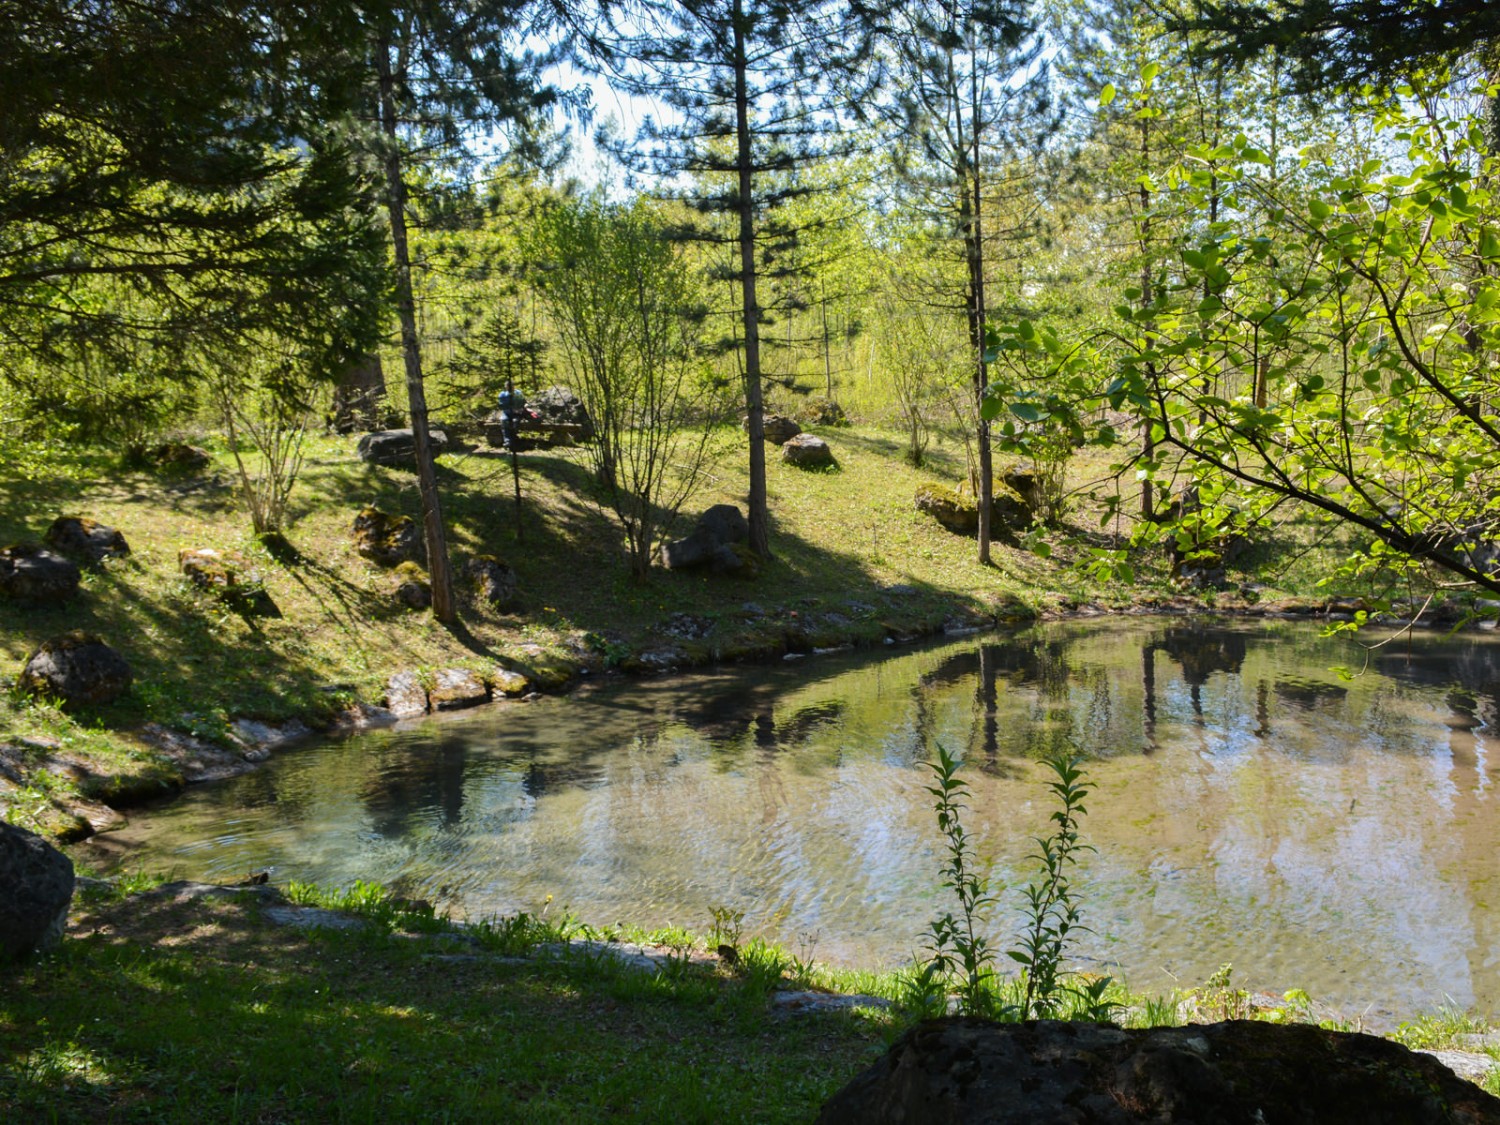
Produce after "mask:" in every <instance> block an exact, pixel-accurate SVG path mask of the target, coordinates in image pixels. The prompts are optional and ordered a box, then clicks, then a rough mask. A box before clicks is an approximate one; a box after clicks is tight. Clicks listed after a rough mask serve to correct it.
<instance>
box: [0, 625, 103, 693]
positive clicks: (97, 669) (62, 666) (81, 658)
mask: <svg viewBox="0 0 1500 1125" xmlns="http://www.w3.org/2000/svg"><path fill="white" fill-rule="evenodd" d="M130 680H131V675H130V665H129V664H127V663H126V662H125V658H124V657H123V656H121V655H120V654H119V653H118V652H116V651H115V650H114V649H112V648H110V647H109V646H108V645H107V644H105V643H104V642H103V641H101V640H100V639H99V638H98V637H96V636H94V635H93V634H92V633H83V632H74V633H66V634H64V635H63V636H61V637H53V638H52V639H51V640H50V641H47V642H45V643H44V644H43V645H42V647H41V648H39V649H37V650H36V652H34V653H32V654H31V657H30V658H29V659H28V660H27V661H26V666H25V667H24V668H22V669H21V675H20V678H19V680H18V681H17V682H18V683H19V685H20V687H21V689H22V690H23V691H27V692H30V693H32V694H33V695H40V696H45V697H47V698H51V699H57V700H60V701H61V702H62V703H63V704H64V705H65V706H69V707H78V706H84V705H92V706H97V705H100V704H104V703H112V702H113V701H114V700H116V699H118V698H119V697H120V696H121V695H122V694H123V693H124V692H125V690H126V689H127V688H129V687H130Z"/></svg>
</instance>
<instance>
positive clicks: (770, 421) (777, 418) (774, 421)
mask: <svg viewBox="0 0 1500 1125" xmlns="http://www.w3.org/2000/svg"><path fill="white" fill-rule="evenodd" d="M749 424H750V423H749V420H748V419H746V421H745V425H746V427H747V428H748V426H749ZM761 426H762V428H763V430H764V432H765V435H766V440H767V441H768V442H770V443H771V444H772V445H785V444H786V443H787V442H789V441H791V440H792V438H794V437H796V436H797V435H798V434H800V433H801V432H802V427H801V426H799V425H798V424H797V421H796V419H794V418H788V417H786V416H785V415H783V414H767V415H766V416H765V417H764V418H763V419H762V420H761Z"/></svg>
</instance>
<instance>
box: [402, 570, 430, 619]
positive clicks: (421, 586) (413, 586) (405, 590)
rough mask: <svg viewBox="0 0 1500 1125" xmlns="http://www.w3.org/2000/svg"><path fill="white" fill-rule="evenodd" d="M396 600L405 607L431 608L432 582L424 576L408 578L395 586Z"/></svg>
mask: <svg viewBox="0 0 1500 1125" xmlns="http://www.w3.org/2000/svg"><path fill="white" fill-rule="evenodd" d="M413 565H415V564H413ZM396 600H397V601H398V602H400V603H401V604H402V605H404V606H405V607H406V608H407V609H431V608H432V583H431V582H428V581H427V579H426V578H408V579H406V581H404V582H402V583H401V585H399V586H397V587H396Z"/></svg>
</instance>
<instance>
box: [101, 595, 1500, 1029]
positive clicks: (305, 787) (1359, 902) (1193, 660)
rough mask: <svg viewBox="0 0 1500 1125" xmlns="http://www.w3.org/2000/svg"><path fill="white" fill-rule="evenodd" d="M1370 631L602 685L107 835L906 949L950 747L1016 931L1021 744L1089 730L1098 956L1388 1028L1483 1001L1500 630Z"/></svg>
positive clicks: (930, 864) (894, 659)
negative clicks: (941, 757) (1496, 633)
mask: <svg viewBox="0 0 1500 1125" xmlns="http://www.w3.org/2000/svg"><path fill="white" fill-rule="evenodd" d="M1376 639H1379V638H1377V637H1374V636H1370V635H1364V636H1362V637H1361V638H1360V641H1359V642H1355V641H1351V640H1348V639H1344V638H1332V639H1325V638H1322V637H1320V636H1319V635H1318V631H1317V630H1316V628H1313V627H1309V626H1305V625H1291V624H1282V623H1271V624H1212V625H1195V624H1192V623H1189V622H1188V621H1187V620H1185V619H1180V618H1179V619H1171V620H1164V619H1151V618H1121V619H1111V620H1101V621H1094V622H1075V623H1066V624H1053V625H1045V626H1041V627H1038V628H1036V629H1033V630H1028V631H1025V632H1022V633H1019V634H1013V635H1012V634H999V635H996V634H991V635H985V636H982V637H977V638H971V639H968V640H965V641H962V642H955V643H949V644H946V645H943V646H941V647H934V648H926V649H922V650H918V651H906V652H903V653H902V654H900V655H895V656H890V657H887V658H885V659H878V658H871V657H868V656H866V657H856V656H853V655H850V656H824V657H816V658H810V659H807V660H802V661H797V662H792V663H787V664H783V665H778V666H776V667H772V668H752V669H745V670H736V671H732V672H724V673H721V674H712V675H702V676H695V677H689V678H676V679H671V680H661V681H647V682H639V681H610V682H606V683H600V684H598V685H594V686H592V687H589V688H587V689H584V690H581V691H579V692H577V693H575V694H574V695H573V696H571V697H568V698H562V699H547V700H543V701H541V702H537V703H532V704H502V705H497V706H494V707H489V708H484V709H481V710H477V711H471V712H466V713H462V714H459V715H454V716H450V717H444V718H441V719H432V720H424V721H421V722H416V723H411V724H406V725H403V726H400V727H397V728H394V729H391V730H386V731H380V732H376V733H370V734H365V735H360V736H357V737H350V738H347V739H343V740H339V741H330V742H327V743H324V744H320V745H315V746H310V747H306V748H302V749H298V750H295V751H290V752H286V753H283V754H282V755H281V756H279V757H277V758H275V759H273V761H272V762H271V763H270V764H269V765H268V766H266V767H265V768H263V769H261V770H260V771H258V772H256V773H253V774H249V775H247V776H245V777H242V778H238V779H235V780H233V781H229V782H225V783H221V784H217V785H211V786H204V787H199V788H195V789H193V790H191V791H189V792H188V793H187V794H185V795H184V796H182V797H180V798H178V799H177V800H175V801H173V802H171V803H170V804H167V805H165V806H163V807H161V808H159V809H157V810H155V811H152V812H149V813H144V814H137V815H135V816H133V817H132V824H131V826H130V828H129V829H127V830H125V831H124V832H123V833H119V834H113V835H112V836H111V837H109V838H107V842H108V847H109V855H110V856H111V857H113V862H116V863H119V864H121V865H124V866H128V867H131V868H145V869H148V870H162V871H169V872H172V873H174V874H175V875H177V876H179V877H192V878H206V879H214V880H229V879H233V878H237V877H242V876H243V875H244V874H246V873H247V872H250V871H252V870H261V869H264V868H269V869H270V870H271V871H272V874H273V879H274V880H275V881H277V882H283V881H286V880H291V879H298V880H304V881H314V882H318V883H324V884H347V883H350V882H352V881H353V880H354V879H356V878H365V879H371V880H376V881H380V882H384V883H387V884H390V885H393V886H396V887H398V888H399V889H400V890H401V891H402V892H403V893H406V894H409V895H414V896H420V897H425V898H429V899H431V900H433V901H434V902H436V903H438V904H439V905H441V906H443V907H446V908H448V909H450V910H452V911H453V912H455V913H456V914H459V915H467V916H469V917H481V916H486V915H492V914H498V913H509V912H512V911H515V910H518V909H533V910H534V909H537V908H539V907H540V906H541V904H542V903H543V902H544V901H545V900H546V896H548V895H552V896H553V898H554V901H553V905H552V909H553V910H556V909H559V908H561V907H562V906H563V905H566V906H567V907H569V908H571V909H572V910H573V911H574V912H575V913H576V914H577V915H579V916H580V917H581V918H583V919H584V920H586V921H589V922H593V923H596V924H607V923H609V922H613V921H616V920H624V921H629V922H638V923H642V924H647V925H658V924H664V923H668V922H675V923H678V924H682V925H685V926H688V927H690V928H694V929H699V930H706V929H707V928H708V923H709V919H710V913H711V911H712V910H713V908H714V907H717V906H725V907H730V908H733V909H738V910H743V911H744V912H745V915H746V932H747V934H753V933H760V934H764V935H766V936H767V937H770V938H773V939H775V940H778V941H781V942H783V943H785V944H786V945H787V946H788V947H789V948H791V949H792V950H793V951H797V950H799V949H800V950H801V951H803V952H804V953H805V952H807V951H808V950H809V949H811V950H812V952H813V955H814V956H816V957H817V958H818V959H820V960H825V961H832V962H835V963H844V964H854V965H864V966H871V967H875V966H885V967H892V966H895V965H897V964H900V963H902V962H904V961H905V960H907V959H908V957H909V956H910V954H911V953H912V952H913V951H914V950H916V949H918V948H919V947H920V945H921V941H922V937H921V935H922V933H923V930H924V929H925V927H926V925H927V923H928V922H929V920H930V919H931V918H932V916H933V915H934V913H935V912H937V911H940V910H943V909H946V908H947V905H948V904H947V902H946V900H945V894H946V892H944V891H942V890H941V889H940V888H939V886H938V882H939V874H938V873H939V868H940V864H941V861H942V855H941V852H940V840H939V837H938V833H937V828H936V825H935V823H934V819H933V816H932V812H931V809H930V807H929V798H928V796H927V794H926V793H925V791H924V788H923V787H924V785H925V783H926V781H927V777H926V773H925V771H924V769H923V766H922V762H923V760H924V759H925V758H926V757H927V756H928V754H929V748H930V746H931V745H932V743H933V742H935V741H941V742H942V743H943V744H944V745H945V746H947V747H948V748H949V749H950V750H954V751H958V752H961V754H962V755H963V757H964V758H965V759H966V761H967V763H968V768H967V770H966V773H967V776H968V779H969V782H970V784H971V786H972V789H973V794H972V801H971V805H972V807H971V809H970V812H969V816H968V821H967V823H968V825H969V827H970V829H971V830H972V831H973V833H974V835H975V838H976V839H977V840H978V841H979V843H980V846H981V848H982V850H983V851H984V853H985V854H986V855H987V856H989V857H990V858H991V859H992V860H993V863H994V871H995V875H996V878H997V880H998V881H999V883H1000V884H1001V885H1002V886H1004V887H1005V888H1007V889H1006V891H1005V893H1004V894H1003V895H1002V903H1001V905H1000V907H999V908H998V909H997V910H996V912H995V915H994V918H993V929H994V934H995V937H996V939H997V941H1000V942H1001V943H1004V942H1006V941H1008V940H1009V939H1010V937H1011V934H1012V928H1013V926H1014V925H1015V921H1016V916H1017V905H1016V904H1017V893H1016V887H1017V885H1018V884H1019V882H1020V881H1023V880H1024V879H1025V878H1026V876H1027V873H1028V871H1029V866H1028V863H1027V861H1026V858H1025V857H1026V855H1027V853H1028V851H1029V850H1030V847H1031V843H1030V838H1031V837H1032V836H1033V835H1035V834H1037V833H1038V832H1040V831H1043V830H1044V829H1045V826H1046V824H1045V822H1046V817H1047V814H1048V812H1049V811H1050V807H1049V805H1048V804H1047V801H1046V799H1045V795H1044V793H1043V790H1042V781H1043V774H1042V771H1041V770H1040V769H1039V768H1038V767H1037V766H1035V765H1034V763H1033V761H1032V759H1033V758H1035V757H1036V756H1037V755H1039V754H1041V753H1043V752H1046V751H1048V750H1051V749H1054V748H1057V747H1061V746H1068V745H1071V746H1077V747H1079V748H1081V749H1083V750H1085V751H1087V752H1088V753H1090V754H1091V755H1094V756H1095V759H1096V760H1095V761H1094V763H1093V764H1092V765H1091V767H1090V771H1089V772H1090V776H1091V777H1092V779H1093V780H1094V781H1095V782H1096V783H1097V785H1098V790H1097V792H1096V793H1095V795H1094V796H1093V798H1092V799H1091V800H1090V801H1089V806H1088V807H1089V815H1088V817H1087V820H1086V822H1085V832H1086V835H1087V837H1088V839H1089V841H1090V842H1091V843H1092V844H1093V845H1094V846H1095V847H1096V848H1097V849H1098V850H1097V852H1096V853H1095V854H1093V855H1092V856H1090V857H1088V859H1087V860H1086V861H1085V863H1084V864H1083V869H1082V872H1081V879H1080V885H1081V890H1082V894H1083V897H1084V903H1085V916H1086V917H1085V920H1086V921H1087V923H1088V924H1089V925H1090V926H1091V927H1092V932H1091V933H1090V934H1088V935H1086V936H1085V937H1084V938H1083V939H1082V940H1081V942H1080V943H1079V954H1080V956H1079V963H1080V964H1081V966H1083V967H1091V968H1108V969H1109V970H1110V971H1112V972H1115V973H1118V974H1123V975H1124V977H1125V978H1126V980H1127V981H1128V982H1129V983H1130V984H1131V985H1132V986H1133V987H1137V988H1148V989H1155V988H1165V987H1170V986H1173V985H1177V986H1180V987H1189V986H1192V985H1194V984H1199V983H1201V982H1202V981H1203V980H1204V979H1205V978H1206V977H1207V976H1208V975H1209V974H1210V973H1212V972H1213V971H1214V970H1215V969H1216V968H1217V967H1218V966H1219V965H1220V964H1221V963H1222V962H1225V961H1233V962H1234V965H1235V975H1236V980H1237V981H1240V982H1243V983H1245V984H1248V985H1250V986H1252V987H1258V988H1266V989H1271V990H1277V991H1279V990H1283V989H1286V988H1291V987H1300V988H1304V989H1306V990H1308V991H1309V992H1310V993H1312V994H1313V995H1314V996H1315V997H1316V998H1318V999H1321V1000H1326V1001H1328V1002H1330V1003H1333V1004H1335V1005H1338V1006H1339V1007H1341V1008H1343V1009H1345V1010H1346V1011H1349V1012H1351V1013H1360V1012H1364V1013H1367V1014H1368V1017H1369V1018H1371V1019H1374V1020H1380V1019H1383V1018H1390V1017H1391V1016H1392V1015H1393V1014H1396V1015H1405V1014H1411V1013H1413V1012H1415V1011H1418V1010H1422V1009H1427V1008H1431V1007H1434V1006H1436V1005H1438V1004H1441V1003H1446V1002H1448V1001H1450V1000H1451V1001H1452V1002H1455V1003H1457V1004H1459V1005H1463V1006H1471V1005H1472V1006H1476V1007H1478V1008H1479V1009H1480V1010H1481V1011H1483V1012H1487V1013H1492V1014H1493V1013H1495V1012H1497V1011H1500V881H1497V873H1500V847H1497V844H1500V817H1497V815H1496V812H1497V808H1496V801H1495V780H1496V777H1495V769H1496V766H1495V764H1494V763H1492V746H1493V744H1492V742H1491V739H1492V738H1494V737H1495V735H1494V734H1493V731H1494V730H1495V728H1496V723H1497V716H1500V647H1497V644H1496V642H1495V640H1494V639H1493V638H1490V637H1486V636H1484V635H1479V636H1464V637H1440V636H1434V637H1418V638H1416V639H1413V640H1408V639H1406V638H1400V639H1397V640H1395V641H1393V642H1392V643H1390V644H1388V645H1386V646H1385V647H1383V648H1380V649H1377V650H1375V651H1373V652H1370V653H1368V662H1367V654H1366V652H1365V650H1364V648H1363V647H1361V644H1369V643H1371V642H1372V641H1374V640H1376ZM1340 665H1345V666H1349V667H1350V668H1351V669H1353V670H1354V671H1356V672H1359V674H1357V675H1355V676H1354V678H1353V679H1349V680H1345V679H1341V678H1340V676H1339V675H1337V674H1336V673H1335V671H1334V668H1335V667H1336V666H1340Z"/></svg>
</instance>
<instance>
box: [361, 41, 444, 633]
mask: <svg viewBox="0 0 1500 1125" xmlns="http://www.w3.org/2000/svg"><path fill="white" fill-rule="evenodd" d="M390 52H391V43H390V40H389V38H388V37H385V36H382V38H381V39H380V41H379V42H378V43H377V44H376V47H375V66H376V70H377V73H378V76H379V80H380V123H381V128H382V130H383V131H384V133H385V138H386V152H385V162H384V163H385V181H386V210H387V211H388V212H389V215H390V221H391V250H392V254H393V256H394V261H395V266H396V278H395V280H396V317H397V319H398V320H399V321H400V323H401V354H402V357H403V358H404V360H405V364H406V396H407V401H408V404H409V406H410V408H411V432H412V437H413V439H414V442H415V445H416V461H417V489H418V492H419V493H420V495H421V498H422V529H423V532H424V534H425V539H426V543H427V575H428V578H429V580H430V581H431V583H432V615H433V617H435V618H436V619H437V620H439V621H441V622H443V623H444V624H445V625H451V624H452V623H453V622H455V621H456V620H457V619H458V613H457V610H456V608H455V606H454V599H453V572H452V569H451V567H450V566H449V563H448V535H447V531H446V529H445V528H444V527H443V504H442V499H441V497H440V496H439V494H438V483H437V469H436V466H435V465H434V461H433V456H432V438H431V434H430V431H429V429H428V425H427V392H426V389H425V387H424V385H423V382H422V348H421V342H420V340H419V339H418V337H417V303H416V297H415V295H414V294H413V292H412V285H411V257H410V254H409V252H408V249H407V241H406V180H405V178H404V176H403V173H402V169H401V146H400V140H399V137H398V136H397V129H396V81H395V77H394V75H393V72H392V67H391V57H390Z"/></svg>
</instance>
